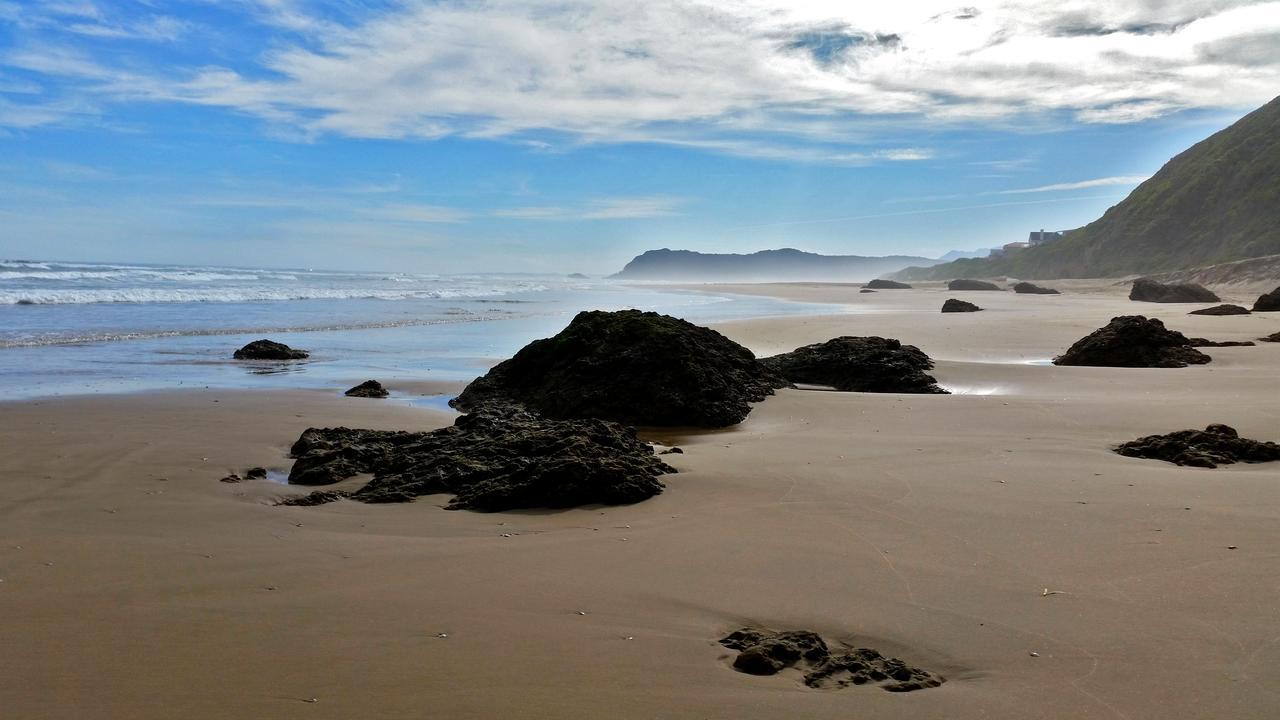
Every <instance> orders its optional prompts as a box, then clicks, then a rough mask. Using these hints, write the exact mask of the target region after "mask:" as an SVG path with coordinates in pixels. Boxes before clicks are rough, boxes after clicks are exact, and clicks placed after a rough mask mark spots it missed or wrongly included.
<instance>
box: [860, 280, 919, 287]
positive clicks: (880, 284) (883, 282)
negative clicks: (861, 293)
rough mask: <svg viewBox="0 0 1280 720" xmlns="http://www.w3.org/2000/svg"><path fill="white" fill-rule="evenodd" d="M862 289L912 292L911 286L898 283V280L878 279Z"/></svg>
mask: <svg viewBox="0 0 1280 720" xmlns="http://www.w3.org/2000/svg"><path fill="white" fill-rule="evenodd" d="M862 287H864V288H869V289H871V290H910V289H911V286H910V285H908V284H906V283H903V282H898V281H897V280H882V279H881V278H876V279H875V280H872V281H871V282H869V283H867V284H866V285H863V286H862Z"/></svg>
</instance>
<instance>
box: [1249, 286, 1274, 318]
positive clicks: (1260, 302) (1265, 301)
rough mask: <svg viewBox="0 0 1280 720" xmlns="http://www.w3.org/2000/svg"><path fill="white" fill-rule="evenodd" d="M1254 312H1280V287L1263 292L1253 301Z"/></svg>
mask: <svg viewBox="0 0 1280 720" xmlns="http://www.w3.org/2000/svg"><path fill="white" fill-rule="evenodd" d="M1253 311H1254V312H1280V287H1278V288H1276V289H1275V290H1272V291H1271V292H1269V293H1263V294H1262V295H1259V296H1258V299H1257V300H1256V301H1255V302H1254V303H1253Z"/></svg>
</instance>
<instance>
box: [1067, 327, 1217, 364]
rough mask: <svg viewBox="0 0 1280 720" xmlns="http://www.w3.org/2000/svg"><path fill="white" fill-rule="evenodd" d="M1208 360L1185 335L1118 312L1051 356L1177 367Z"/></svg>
mask: <svg viewBox="0 0 1280 720" xmlns="http://www.w3.org/2000/svg"><path fill="white" fill-rule="evenodd" d="M1211 359H1212V358H1210V357H1209V356H1208V355H1205V354H1204V353H1202V352H1200V351H1199V350H1196V349H1195V348H1194V347H1192V346H1191V341H1190V340H1189V339H1187V336H1185V335H1183V334H1182V333H1180V332H1178V331H1176V330H1169V329H1167V328H1166V327H1165V326H1164V323H1162V322H1160V321H1159V320H1157V319H1155V318H1146V317H1143V316H1142V315H1121V316H1120V317H1114V318H1111V322H1109V323H1107V325H1106V326H1105V327H1102V328H1099V329H1098V330H1095V331H1093V332H1091V333H1089V334H1088V335H1086V336H1084V337H1083V338H1081V339H1079V340H1077V341H1076V342H1075V344H1074V345H1072V346H1071V347H1070V348H1067V351H1066V352H1065V353H1063V354H1061V355H1059V356H1058V357H1056V358H1054V359H1053V364H1054V365H1087V366H1092V367H1135V368H1138V367H1141V368H1179V367H1186V366H1188V365H1203V364H1204V363H1207V362H1209V361H1210V360H1211Z"/></svg>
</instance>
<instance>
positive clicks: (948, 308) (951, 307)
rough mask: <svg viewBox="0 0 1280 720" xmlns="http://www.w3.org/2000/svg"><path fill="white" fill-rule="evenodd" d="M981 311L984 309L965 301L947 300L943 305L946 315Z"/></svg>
mask: <svg viewBox="0 0 1280 720" xmlns="http://www.w3.org/2000/svg"><path fill="white" fill-rule="evenodd" d="M981 309H982V308H980V307H978V306H977V305H974V304H973V303H971V302H966V301H964V300H957V299H956V298H947V301H946V302H944V303H942V312H944V313H953V312H978V311H979V310H981Z"/></svg>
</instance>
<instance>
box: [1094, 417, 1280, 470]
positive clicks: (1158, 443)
mask: <svg viewBox="0 0 1280 720" xmlns="http://www.w3.org/2000/svg"><path fill="white" fill-rule="evenodd" d="M1115 451H1116V452H1118V453H1120V454H1121V455H1125V456H1128V457H1138V458H1151V459H1155V460H1164V461H1165V462H1171V463H1176V464H1178V465H1190V466H1192V467H1204V468H1214V467H1217V466H1219V465H1230V464H1231V463H1237V462H1245V463H1260V462H1271V461H1275V460H1280V445H1277V444H1275V443H1273V442H1260V441H1258V440H1249V439H1247V438H1242V437H1240V433H1238V432H1236V430H1235V428H1233V427H1230V426H1229V425H1218V424H1215V425H1210V426H1209V427H1207V428H1205V429H1204V430H1179V431H1177V432H1171V433H1168V434H1166V435H1148V436H1146V437H1141V438H1138V439H1137V440H1132V441H1130V442H1127V443H1124V444H1122V445H1119V446H1118V447H1116V448H1115Z"/></svg>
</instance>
